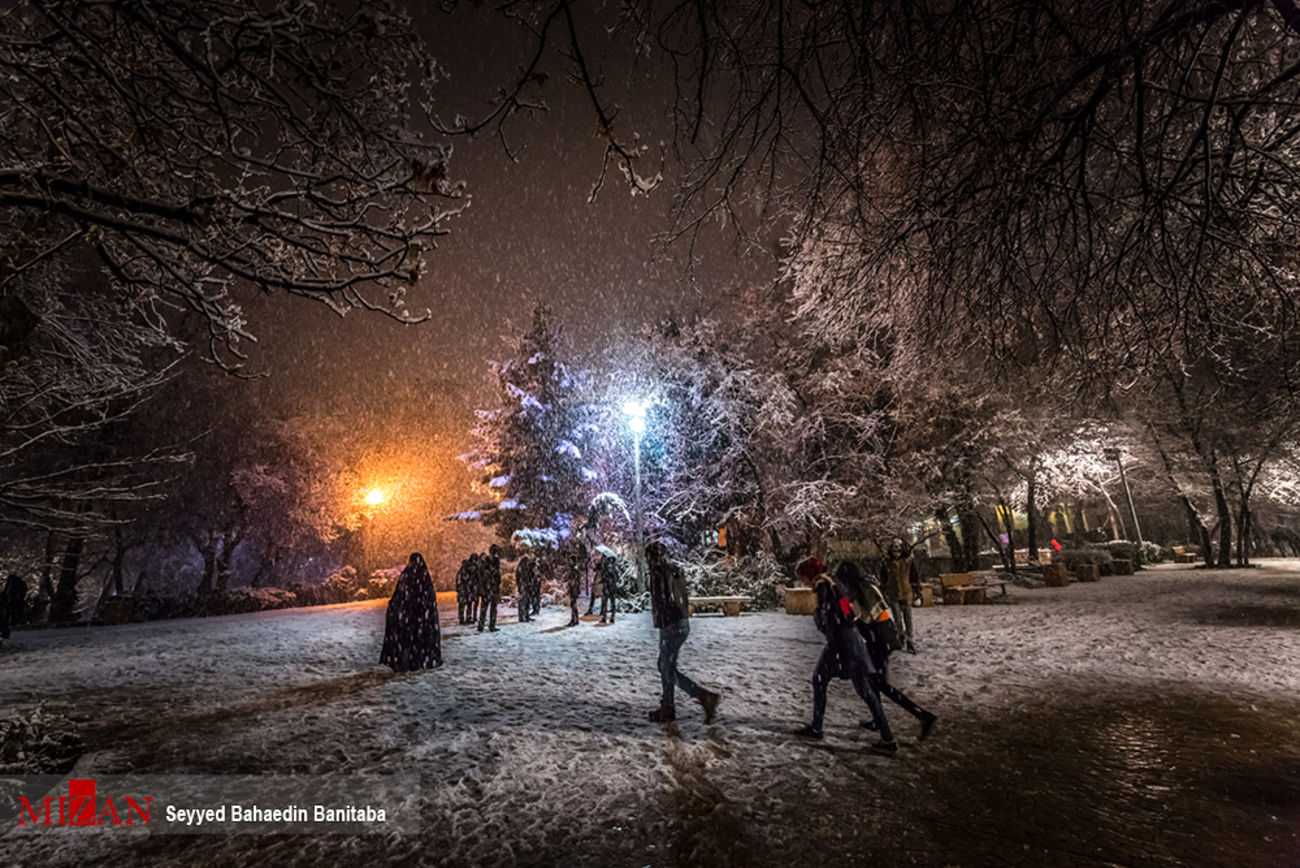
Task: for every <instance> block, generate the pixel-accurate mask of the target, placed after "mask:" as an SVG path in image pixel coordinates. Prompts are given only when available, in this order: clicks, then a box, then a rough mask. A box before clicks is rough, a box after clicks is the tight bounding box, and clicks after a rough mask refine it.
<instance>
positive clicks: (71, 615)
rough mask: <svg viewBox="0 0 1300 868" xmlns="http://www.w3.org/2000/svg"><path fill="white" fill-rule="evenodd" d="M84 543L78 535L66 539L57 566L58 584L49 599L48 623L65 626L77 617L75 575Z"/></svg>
mask: <svg viewBox="0 0 1300 868" xmlns="http://www.w3.org/2000/svg"><path fill="white" fill-rule="evenodd" d="M85 546H86V541H85V540H84V539H83V538H82V537H81V535H80V534H77V535H74V536H72V537H69V538H68V544H67V546H66V547H65V548H64V549H63V562H62V563H61V564H60V565H59V583H58V585H56V586H55V588H54V595H53V597H52V598H51V599H50V622H51V623H54V624H67V623H70V622H72V621H73V620H75V619H76V617H77V578H78V576H77V573H78V572H79V571H80V570H81V553H82V551H83V550H84V549H85Z"/></svg>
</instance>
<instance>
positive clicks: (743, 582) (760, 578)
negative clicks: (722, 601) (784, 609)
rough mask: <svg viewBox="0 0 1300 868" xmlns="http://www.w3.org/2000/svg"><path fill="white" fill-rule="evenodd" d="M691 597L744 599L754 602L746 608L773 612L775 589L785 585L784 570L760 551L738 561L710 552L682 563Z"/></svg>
mask: <svg viewBox="0 0 1300 868" xmlns="http://www.w3.org/2000/svg"><path fill="white" fill-rule="evenodd" d="M682 569H684V570H685V571H686V584H687V587H689V588H690V590H691V594H693V595H698V596H702V597H725V596H746V597H753V598H754V602H753V603H746V604H744V606H743V608H746V609H772V608H775V607H776V605H777V592H776V589H777V587H778V586H780V585H784V584H785V582H786V579H785V574H784V571H783V570H782V569H781V565H780V564H779V563H778V562H777V560H776V558H774V557H772V555H771V554H770V553H769V552H766V551H759V552H756V553H755V554H752V555H747V556H745V557H743V558H740V559H739V560H735V561H728V560H719V559H717V556H716V553H715V552H712V551H709V552H706V553H705V554H704V556H703V557H702V558H698V559H695V558H688V559H687V560H685V561H684V562H683V563H682Z"/></svg>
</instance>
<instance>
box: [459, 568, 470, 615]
mask: <svg viewBox="0 0 1300 868" xmlns="http://www.w3.org/2000/svg"><path fill="white" fill-rule="evenodd" d="M469 596H470V594H469V558H465V560H463V561H461V562H460V569H459V570H457V571H456V620H457V622H458V623H460V624H467V623H469V621H468V618H467V615H468V612H469V610H470V606H471V603H470V601H469Z"/></svg>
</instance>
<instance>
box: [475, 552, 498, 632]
mask: <svg viewBox="0 0 1300 868" xmlns="http://www.w3.org/2000/svg"><path fill="white" fill-rule="evenodd" d="M500 599H501V549H499V548H497V547H496V546H495V545H494V546H492V547H491V548H490V549H488V553H487V554H486V555H484V556H483V558H482V559H481V560H480V561H479V603H478V604H479V610H478V631H479V632H480V633H482V632H483V625H484V624H485V623H486V624H487V625H488V632H489V633H495V632H496V631H497V602H498V601H499V600H500ZM489 613H490V616H489Z"/></svg>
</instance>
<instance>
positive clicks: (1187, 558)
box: [1174, 546, 1196, 564]
mask: <svg viewBox="0 0 1300 868" xmlns="http://www.w3.org/2000/svg"><path fill="white" fill-rule="evenodd" d="M1174 563H1176V564H1194V563H1196V555H1195V554H1193V553H1192V552H1189V551H1188V550H1187V549H1186V548H1184V547H1183V546H1174Z"/></svg>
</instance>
